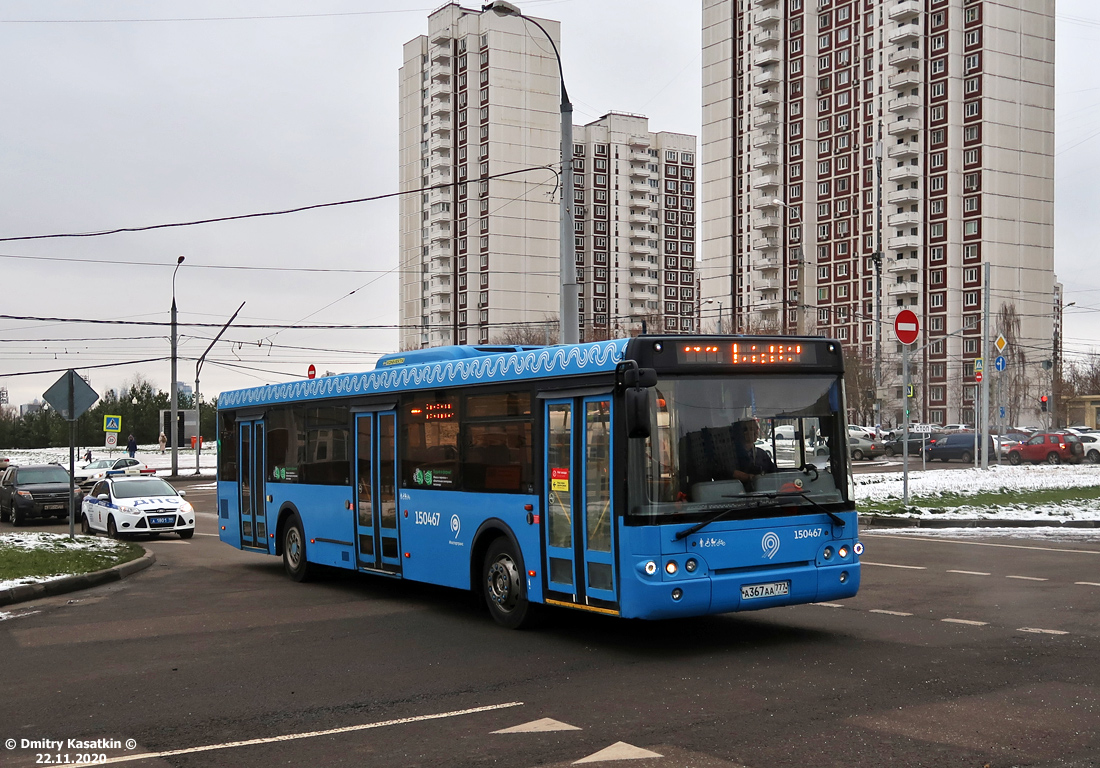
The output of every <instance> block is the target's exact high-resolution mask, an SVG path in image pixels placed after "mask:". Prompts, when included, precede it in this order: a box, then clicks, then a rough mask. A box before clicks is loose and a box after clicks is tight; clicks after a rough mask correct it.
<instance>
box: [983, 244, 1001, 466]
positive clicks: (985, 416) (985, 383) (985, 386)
mask: <svg viewBox="0 0 1100 768" xmlns="http://www.w3.org/2000/svg"><path fill="white" fill-rule="evenodd" d="M983 266H984V267H985V274H984V275H983V276H982V298H983V300H984V302H983V303H984V305H985V306H984V308H983V310H982V358H983V359H985V360H988V359H989V344H990V338H989V262H988V261H987V262H986V263H985V264H984V265H983ZM981 429H982V437H984V438H985V439H984V440H983V441H982V443H983V445H982V469H989V451H988V450H987V449H986V446H988V445H989V442H990V440H992V435H990V434H989V379H987V378H985V377H982V421H981ZM997 453H998V454H999V453H1000V451H998V452H997Z"/></svg>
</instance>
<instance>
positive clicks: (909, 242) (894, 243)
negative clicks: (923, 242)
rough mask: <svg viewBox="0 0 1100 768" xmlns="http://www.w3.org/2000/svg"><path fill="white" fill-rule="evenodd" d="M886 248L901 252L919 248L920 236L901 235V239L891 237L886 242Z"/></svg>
mask: <svg viewBox="0 0 1100 768" xmlns="http://www.w3.org/2000/svg"><path fill="white" fill-rule="evenodd" d="M886 247H887V248H889V249H890V250H891V251H903V250H910V249H913V248H920V236H919V235H902V236H901V237H891V238H890V239H889V240H887V241H886Z"/></svg>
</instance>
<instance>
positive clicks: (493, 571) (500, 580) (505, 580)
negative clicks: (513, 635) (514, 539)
mask: <svg viewBox="0 0 1100 768" xmlns="http://www.w3.org/2000/svg"><path fill="white" fill-rule="evenodd" d="M485 582H486V583H485V589H486V592H487V593H488V595H489V599H490V600H491V601H492V602H493V604H494V605H496V607H497V608H498V609H499V610H501V611H502V612H504V613H508V612H510V611H511V610H512V609H514V608H515V607H516V603H517V602H518V601H519V569H517V568H516V563H515V561H514V560H512V558H511V557H509V556H508V555H506V554H503V553H502V554H501V555H500V556H499V557H497V559H496V560H494V561H493V563H492V565H490V566H489V569H488V571H487V572H486V574H485Z"/></svg>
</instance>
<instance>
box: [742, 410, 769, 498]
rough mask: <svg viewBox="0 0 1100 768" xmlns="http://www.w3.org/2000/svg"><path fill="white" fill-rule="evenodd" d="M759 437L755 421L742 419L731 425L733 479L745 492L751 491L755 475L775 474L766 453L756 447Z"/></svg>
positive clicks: (758, 429)
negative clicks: (742, 485) (733, 463)
mask: <svg viewBox="0 0 1100 768" xmlns="http://www.w3.org/2000/svg"><path fill="white" fill-rule="evenodd" d="M759 435H760V425H759V424H758V423H757V421H756V419H742V420H741V421H739V422H737V423H736V424H734V425H733V452H734V457H735V462H736V463H735V467H734V470H733V478H734V479H735V480H740V481H741V482H742V483H743V484H744V486H745V490H748V491H751V490H753V481H754V480H755V479H756V477H757V475H761V474H764V473H766V472H775V471H776V466H775V462H774V461H772V457H771V456H770V455H768V452H767V451H765V450H764V449H763V448H759V447H757V445H756V440H757V438H758V437H759Z"/></svg>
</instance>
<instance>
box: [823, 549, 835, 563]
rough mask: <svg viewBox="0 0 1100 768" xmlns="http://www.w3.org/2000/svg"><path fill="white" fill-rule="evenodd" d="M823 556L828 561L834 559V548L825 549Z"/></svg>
mask: <svg viewBox="0 0 1100 768" xmlns="http://www.w3.org/2000/svg"><path fill="white" fill-rule="evenodd" d="M821 556H822V557H824V558H825V559H826V560H830V559H832V557H833V548H832V547H825V551H824V552H822V553H821Z"/></svg>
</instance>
